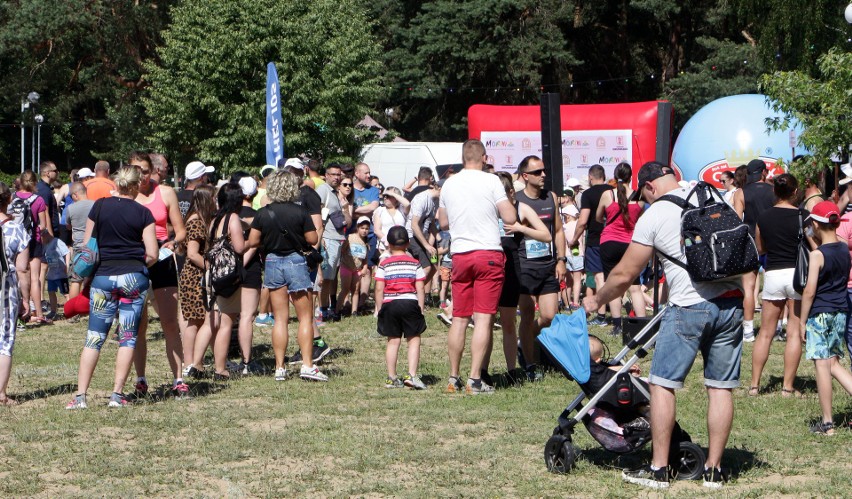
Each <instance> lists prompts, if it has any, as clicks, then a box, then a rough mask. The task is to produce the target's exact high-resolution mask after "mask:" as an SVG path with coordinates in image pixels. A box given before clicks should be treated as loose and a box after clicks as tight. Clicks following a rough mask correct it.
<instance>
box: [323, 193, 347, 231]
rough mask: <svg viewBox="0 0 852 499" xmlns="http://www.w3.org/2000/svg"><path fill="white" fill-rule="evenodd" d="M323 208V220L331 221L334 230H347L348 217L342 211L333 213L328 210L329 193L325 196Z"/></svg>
mask: <svg viewBox="0 0 852 499" xmlns="http://www.w3.org/2000/svg"><path fill="white" fill-rule="evenodd" d="M323 204H324V206H323V208H322V219H323V221H325V220H331V224H332V225H334V228H335V229H337V230H338V231H341V230H343V229H345V228H346V215H344V214H343V212H342V211H335V212H331V211H330V210H329V209H328V193H327V194H326V195H325V202H324V203H323Z"/></svg>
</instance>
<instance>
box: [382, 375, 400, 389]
mask: <svg viewBox="0 0 852 499" xmlns="http://www.w3.org/2000/svg"><path fill="white" fill-rule="evenodd" d="M402 386H403V385H402V380H400V379H399V378H391V377H390V376H388V377H387V379H386V380H385V388H402Z"/></svg>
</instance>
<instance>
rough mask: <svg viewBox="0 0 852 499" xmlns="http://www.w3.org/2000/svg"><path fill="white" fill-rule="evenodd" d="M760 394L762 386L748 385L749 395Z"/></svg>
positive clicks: (755, 395)
mask: <svg viewBox="0 0 852 499" xmlns="http://www.w3.org/2000/svg"><path fill="white" fill-rule="evenodd" d="M758 395H760V387H759V386H750V387H748V396H749V397H757V396H758Z"/></svg>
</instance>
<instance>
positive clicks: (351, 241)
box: [335, 217, 370, 315]
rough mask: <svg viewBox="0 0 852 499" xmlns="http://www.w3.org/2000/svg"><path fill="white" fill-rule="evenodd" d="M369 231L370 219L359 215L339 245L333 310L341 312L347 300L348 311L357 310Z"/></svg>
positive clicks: (365, 268)
mask: <svg viewBox="0 0 852 499" xmlns="http://www.w3.org/2000/svg"><path fill="white" fill-rule="evenodd" d="M369 232H370V219H369V218H367V217H361V218H359V219H358V223H357V224H356V225H355V232H353V233H352V234H349V237H348V238H347V239H346V240H345V241H343V246H341V247H340V293H339V294H338V295H337V307H336V308H335V312H337V314H338V315H340V314H341V312H342V311H343V308H344V307H345V306H346V305H347V303H348V302H349V298H350V297H351V303H350V311H351V312H350V313H351V314H352V315H355V313H356V312H357V311H358V301H359V295H360V293H359V290H360V289H361V276H363V275H364V273H365V272H366V271H367V234H369Z"/></svg>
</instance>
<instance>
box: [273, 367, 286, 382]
mask: <svg viewBox="0 0 852 499" xmlns="http://www.w3.org/2000/svg"><path fill="white" fill-rule="evenodd" d="M286 379H287V369H285V368H283V367H279V368H277V369H276V370H275V381H284V380H286Z"/></svg>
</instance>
